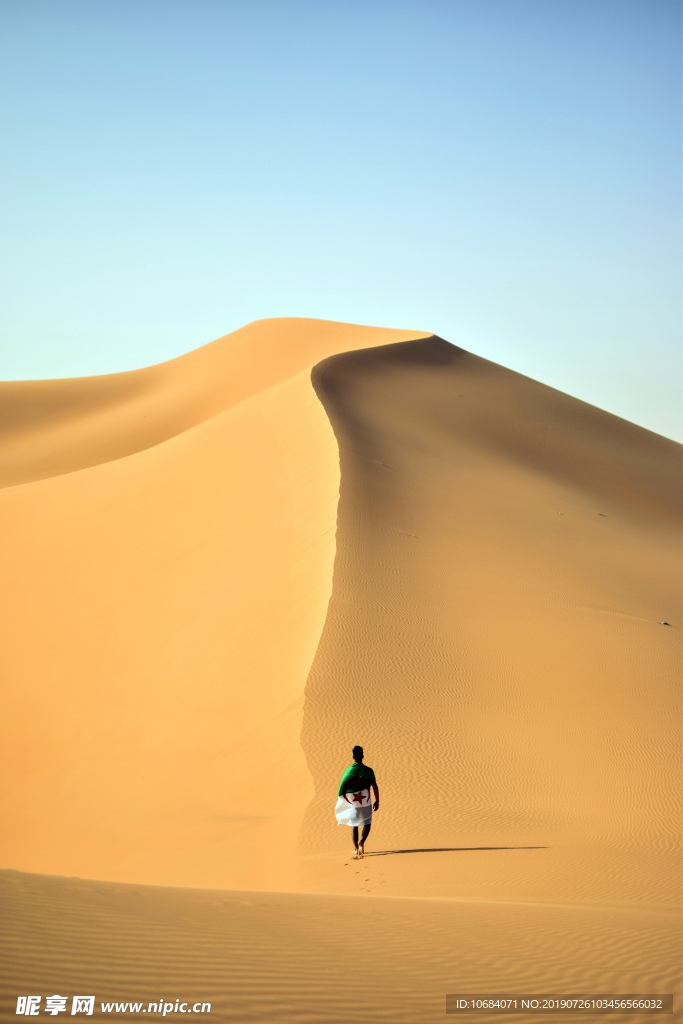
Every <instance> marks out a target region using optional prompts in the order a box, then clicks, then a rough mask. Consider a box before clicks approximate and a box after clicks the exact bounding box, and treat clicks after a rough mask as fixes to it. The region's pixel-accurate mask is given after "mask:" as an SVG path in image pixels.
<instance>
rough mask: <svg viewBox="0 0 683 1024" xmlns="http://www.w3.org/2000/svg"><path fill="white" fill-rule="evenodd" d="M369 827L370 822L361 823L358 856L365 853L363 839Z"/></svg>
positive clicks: (365, 837) (368, 833) (368, 831)
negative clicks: (361, 830) (361, 831)
mask: <svg viewBox="0 0 683 1024" xmlns="http://www.w3.org/2000/svg"><path fill="white" fill-rule="evenodd" d="M370 827H371V826H370V822H368V823H367V825H363V833H362V835H361V837H360V842H359V844H358V856H359V857H362V856H363V854H364V853H365V840H366V839H367V838H368V836H369V835H370Z"/></svg>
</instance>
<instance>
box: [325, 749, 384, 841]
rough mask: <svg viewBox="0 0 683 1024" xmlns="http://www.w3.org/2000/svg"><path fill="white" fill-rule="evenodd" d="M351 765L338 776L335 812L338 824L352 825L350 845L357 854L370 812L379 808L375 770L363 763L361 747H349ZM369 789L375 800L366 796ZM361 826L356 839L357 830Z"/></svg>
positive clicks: (364, 837) (368, 829)
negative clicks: (338, 784) (339, 780)
mask: <svg viewBox="0 0 683 1024" xmlns="http://www.w3.org/2000/svg"><path fill="white" fill-rule="evenodd" d="M352 753H353V764H352V765H349V767H348V768H347V769H346V771H345V772H344V774H343V776H342V780H341V783H340V786H339V794H338V799H337V806H336V808H335V814H336V816H337V823H338V824H339V825H350V826H351V828H353V847H354V849H355V851H356V856H357V857H362V856H363V854H364V853H365V840H366V839H367V838H368V836H369V835H370V827H371V825H372V812H373V811H378V810H379V788H378V786H377V781H376V779H375V773H374V772H373V770H372V768H369V767H368V765H366V764H363V748H362V747H354V748H353V751H352ZM370 789H372V791H373V793H374V796H375V801H374V803H373V802H372V801H371V799H370ZM361 827H362V829H363V831H362V833H361V835H360V839H359V837H358V829H359V828H361Z"/></svg>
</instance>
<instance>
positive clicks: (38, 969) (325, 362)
mask: <svg viewBox="0 0 683 1024" xmlns="http://www.w3.org/2000/svg"><path fill="white" fill-rule="evenodd" d="M0 410H1V413H0V435H1V437H2V442H1V450H2V461H1V462H0V480H1V482H2V487H3V489H2V490H1V491H0V523H1V524H2V536H3V570H4V571H3V577H4V585H3V588H2V597H1V600H2V605H3V607H2V617H3V623H4V627H5V629H4V640H3V645H2V661H3V664H2V677H3V694H4V702H3V703H4V708H3V710H4V714H3V720H2V721H3V724H2V726H0V728H1V729H2V742H1V743H0V758H1V759H2V760H1V763H0V770H1V777H2V779H3V803H2V821H3V830H2V833H3V836H2V844H1V845H0V867H1V868H3V869H4V870H3V872H2V875H1V876H0V883H1V884H0V900H1V901H2V906H3V918H4V919H5V920H6V921H7V926H6V928H5V929H4V934H5V939H6V940H7V941H8V951H7V954H6V962H7V963H8V964H10V965H11V966H10V967H9V968H8V970H7V971H6V972H3V983H2V1005H3V1009H4V1012H8V1013H10V1014H11V1015H12V1016H14V1006H15V1005H16V997H17V996H18V995H21V994H23V993H25V992H29V991H30V992H42V993H43V994H44V995H51V994H52V993H53V992H61V993H62V994H64V995H71V994H73V993H75V992H80V991H88V992H90V991H92V992H94V993H95V994H96V996H97V1000H98V1004H99V1002H100V1000H116V1001H119V1002H125V1001H134V1000H137V999H140V1000H144V1002H145V1005H146V1003H147V1001H148V1000H154V999H157V998H159V999H161V998H162V997H163V998H164V999H170V998H171V997H173V999H174V1000H175V999H176V998H182V999H184V998H190V997H192V998H194V995H195V994H197V998H201V999H206V1000H208V1001H210V1002H212V1011H211V1018H210V1019H218V1020H225V1021H228V1020H244V1021H262V1020H263V1021H265V1020H270V1019H273V1018H279V1019H284V1020H288V1021H302V1022H303V1021H325V1022H327V1021H330V1022H332V1021H334V1022H336V1021H340V1022H341V1021H347V1020H348V1019H349V1014H350V1006H353V1007H355V1010H354V1012H353V1016H354V1017H355V1018H356V1019H357V1020H359V1021H360V1022H363V1021H373V1022H374V1021H406V1022H414V1024H421V1022H425V1021H432V1020H437V1019H450V1018H445V1012H444V1011H445V994H446V993H447V992H461V993H474V994H476V993H482V994H488V993H491V992H493V991H497V992H498V993H499V994H511V993H520V994H521V993H525V992H529V991H530V990H532V989H533V990H534V992H536V993H539V992H542V993H546V994H547V993H555V994H563V993H564V994H576V993H578V992H583V993H592V994H600V993H608V992H614V993H616V994H633V993H646V994H656V993H660V994H662V993H669V992H674V993H675V994H676V1001H675V1009H674V1014H673V1017H672V1016H671V1015H669V1016H668V1017H667V1019H669V1020H672V1019H673V1020H683V1016H682V1015H681V997H682V992H681V977H680V962H681V941H680V923H679V920H680V919H679V911H678V908H679V907H680V896H681V893H680V877H681V858H680V833H681V826H680V787H681V775H680V739H681V705H680V674H681V663H680V648H681V644H680V641H681V632H680V629H681V609H680V598H681V588H680V569H681V564H680V524H681V523H680V494H681V487H680V483H681V481H680V464H681V460H680V455H681V448H680V445H677V444H676V443H674V442H673V441H670V440H668V439H666V438H663V437H661V436H659V435H656V434H653V433H651V432H649V431H647V430H645V429H643V428H641V427H638V426H635V425H634V424H631V423H628V422H626V421H624V420H622V419H619V418H618V417H616V416H613V415H611V414H609V413H606V412H603V411H601V410H599V409H596V408H595V407H592V406H590V405H587V404H586V403H583V402H581V401H579V400H577V399H575V398H572V397H569V396H568V395H565V394H562V393H560V392H558V391H556V390H553V389H552V388H549V387H547V386H545V385H542V384H540V383H538V382H535V381H533V380H530V379H529V378H526V377H523V376H521V375H519V374H517V373H514V372H513V371H511V370H508V369H505V368H503V367H501V366H497V365H495V364H493V363H490V362H488V361H486V360H484V359H481V358H479V357H477V356H474V355H472V354H470V353H468V352H465V351H464V350H462V349H459V348H456V347H455V346H453V345H450V344H448V343H447V342H445V341H443V340H442V339H440V338H437V337H435V336H433V335H430V334H429V333H425V332H416V331H412V332H410V331H395V330H384V329H379V328H369V327H359V326H356V325H349V324H337V323H330V322H327V321H316V320H296V319H284V320H265V321H257V322H255V323H252V324H249V325H247V326H246V327H244V328H242V329H241V330H239V331H236V332H234V333H233V334H230V335H227V336H225V337H224V338H221V339H219V340H218V341H215V342H212V343H211V344H209V345H205V346H204V347H203V348H200V349H197V350H195V351H193V352H191V353H189V354H188V355H185V356H182V357H180V358H178V359H174V360H171V361H169V362H168V363H164V364H161V365H159V366H155V367H150V368H148V369H144V370H136V371H131V372H129V373H121V374H114V375H111V376H106V377H98V378H80V379H75V380H65V381H38V382H20V383H5V384H2V385H0ZM665 623H666V624H665ZM355 743H361V744H362V745H363V746H364V747H365V751H366V760H367V762H368V763H369V764H370V765H371V766H372V767H373V768H374V769H375V772H376V774H377V778H378V782H379V785H380V792H381V806H380V810H379V812H378V813H377V814H376V815H375V817H374V820H373V828H372V832H371V835H370V839H369V842H368V851H369V853H368V855H367V856H366V857H365V858H364V860H363V861H360V862H359V861H355V860H353V859H351V857H350V854H351V853H352V852H353V851H352V847H351V837H350V830H349V829H346V828H339V827H337V825H336V822H335V819H334V814H333V809H334V803H335V798H336V789H337V786H338V782H339V778H340V776H341V773H342V771H343V769H344V768H345V767H346V766H347V765H348V764H349V762H350V759H351V758H350V751H351V747H352V746H353V745H354V744H355ZM349 1000H350V1002H349ZM98 1012H99V1011H96V1015H97V1013H98ZM100 1015H101V1014H100ZM116 1016H117V1019H119V1020H124V1019H131V1020H132V1019H140V1018H139V1014H136V1013H131V1012H127V1013H123V1012H122V1013H118V1014H116ZM468 1019H473V1018H468ZM474 1019H490V1018H488V1017H484V1018H479V1017H477V1018H474ZM514 1019H515V1020H526V1019H538V1017H537V1016H536V1017H533V1016H531V1017H528V1018H527V1016H526V1015H517V1016H516V1017H515V1018H514ZM544 1019H546V1018H544ZM572 1019H573V1018H572ZM614 1019H617V1020H630V1021H636V1020H641V1019H643V1020H644V1019H645V1017H644V1016H643V1015H638V1014H636V1015H633V1014H630V1015H628V1016H625V1015H617V1016H616V1017H615V1018H614ZM648 1019H649V1018H648Z"/></svg>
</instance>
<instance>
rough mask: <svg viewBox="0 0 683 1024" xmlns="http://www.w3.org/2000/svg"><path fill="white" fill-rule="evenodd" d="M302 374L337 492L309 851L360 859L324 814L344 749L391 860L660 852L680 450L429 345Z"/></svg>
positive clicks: (673, 766) (672, 684)
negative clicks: (323, 416)
mask: <svg viewBox="0 0 683 1024" xmlns="http://www.w3.org/2000/svg"><path fill="white" fill-rule="evenodd" d="M312 379H313V383H314V387H315V389H316V392H317V394H318V396H319V398H320V400H321V402H322V403H323V405H324V407H325V409H326V411H327V414H328V416H329V418H330V421H331V423H332V426H333V429H334V431H335V435H336V438H337V442H338V445H339V451H340V466H341V492H340V501H339V507H338V520H337V550H336V557H335V566H334V578H333V590H332V598H331V601H330V605H329V608H328V614H327V620H326V623H325V628H324V630H323V634H322V637H321V641H320V644H319V647H318V651H317V654H316V657H315V659H314V662H313V666H312V670H311V673H310V676H309V679H308V683H307V688H306V699H305V706H304V719H303V733H302V742H303V747H304V751H305V754H306V758H307V762H308V765H309V769H310V771H311V773H312V775H313V779H314V783H315V786H316V797H315V799H314V800H313V802H312V803H311V805H310V806H309V809H308V812H307V816H306V819H305V823H304V827H303V830H302V835H301V848H302V850H306V851H309V852H314V851H325V850H329V851H332V850H336V849H345V848H346V845H347V844H348V842H349V836H348V834H345V833H347V830H346V829H343V828H340V829H337V828H336V827H335V821H334V816H333V807H334V800H335V791H336V785H337V781H338V777H339V775H340V773H341V771H342V769H343V768H344V767H345V766H346V764H348V763H349V761H350V751H351V747H352V746H353V745H354V744H355V743H361V744H362V745H363V746H364V747H365V749H366V759H367V761H368V763H369V764H370V765H372V767H373V768H374V769H375V770H376V772H377V775H378V779H379V781H380V788H381V793H382V798H381V799H382V802H381V809H380V812H379V814H378V815H377V816H376V819H375V824H374V826H373V829H374V837H373V838H374V842H375V844H377V846H378V848H381V849H392V848H406V847H423V846H425V845H429V846H458V845H463V844H465V843H468V844H473V843H475V842H481V843H492V844H503V843H511V844H522V843H524V844H538V843H543V844H545V843H560V842H587V843H596V844H602V845H607V846H609V845H621V846H624V845H626V846H628V845H646V846H650V847H652V848H654V849H657V850H669V849H670V848H671V847H672V846H674V845H675V844H676V841H677V840H676V836H677V826H676V803H677V798H676V796H675V792H676V786H677V784H678V782H677V780H678V769H677V759H676V745H677V736H678V726H677V724H676V723H677V696H676V694H677V679H678V672H679V671H680V664H679V655H678V649H679V642H680V607H679V586H678V570H679V567H680V563H679V553H678V539H677V527H678V523H679V515H680V510H679V494H680V490H679V477H680V472H679V461H680V446H678V445H677V444H675V443H674V442H672V441H668V440H667V439H665V438H662V437H660V436H659V435H655V434H653V433H651V432H649V431H646V430H644V429H642V428H640V427H637V426H635V425H633V424H630V423H628V422H626V421H623V420H621V419H619V418H618V417H615V416H612V415H611V414H609V413H606V412H603V411H601V410H599V409H596V408H594V407H592V406H589V405H586V404H585V403H583V402H580V401H578V400H576V399H573V398H571V397H569V396H567V395H564V394H562V393H560V392H557V391H554V390H553V389H552V388H548V387H546V386H544V385H541V384H538V383H537V382H534V381H532V380H530V379H528V378H525V377H522V376H520V375H519V374H515V373H513V372H512V371H508V370H506V369H504V368H502V367H499V366H497V365H495V364H492V363H489V362H487V361H486V360H483V359H479V358H477V357H475V356H473V355H471V354H469V353H467V352H464V351H462V350H460V349H457V348H455V347H453V346H451V345H449V344H447V343H446V342H444V341H443V340H441V339H439V338H436V337H432V338H430V339H426V340H417V341H407V342H405V343H403V344H397V345H389V346H383V347H378V348H374V349H372V350H363V351H357V352H352V353H346V354H343V355H337V356H333V357H331V358H329V359H326V360H325V361H323V362H322V363H320V364H319V365H318V366H316V367H315V368H314V371H313V378H312ZM662 621H667V622H669V623H672V624H673V626H672V627H668V628H667V627H663V626H662V625H661V622H662ZM594 881H595V879H592V880H591V884H592V883H594ZM575 882H576V886H577V889H576V893H575V895H576V897H577V898H580V895H581V891H582V890H581V885H582V883H581V881H580V880H578V879H577V880H575ZM670 882H671V879H670V877H668V876H667V879H666V880H665V881H663V882H662V885H663V886H664V889H666V888H667V886H669V885H670ZM588 884H589V882H588V880H587V879H586V880H585V885H588ZM648 884H649V883H648ZM653 884H654V889H655V890H656V889H657V884H658V883H653ZM633 885H634V890H633V898H634V899H635V898H639V896H642V895H643V892H642V891H641V890H639V889H638V883H637V880H635V879H634V880H633ZM646 888H647V885H646ZM597 889H598V893H597V895H598V896H599V890H600V885H599V884H598V886H597ZM607 889H609V885H607ZM605 892H606V893H607V890H605ZM607 895H609V894H608V893H607ZM660 895H662V893H660ZM595 896H596V892H595V886H594V885H593V890H592V892H591V898H594V897H595ZM655 897H656V893H655V896H653V890H652V888H650V889H648V895H647V898H655ZM669 897H670V892H669Z"/></svg>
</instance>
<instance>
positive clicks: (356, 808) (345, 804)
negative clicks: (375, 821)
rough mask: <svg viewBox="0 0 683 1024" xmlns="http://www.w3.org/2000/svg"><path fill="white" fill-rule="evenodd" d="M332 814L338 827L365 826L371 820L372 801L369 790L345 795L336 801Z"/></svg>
mask: <svg viewBox="0 0 683 1024" xmlns="http://www.w3.org/2000/svg"><path fill="white" fill-rule="evenodd" d="M334 813H335V814H336V816H337V824H339V825H356V826H358V825H367V823H368V822H369V821H370V820H371V818H372V800H371V799H370V790H369V789H360V790H359V791H358V792H357V793H346V794H345V795H344V796H340V797H339V799H338V800H337V806H336V807H335V811H334Z"/></svg>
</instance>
